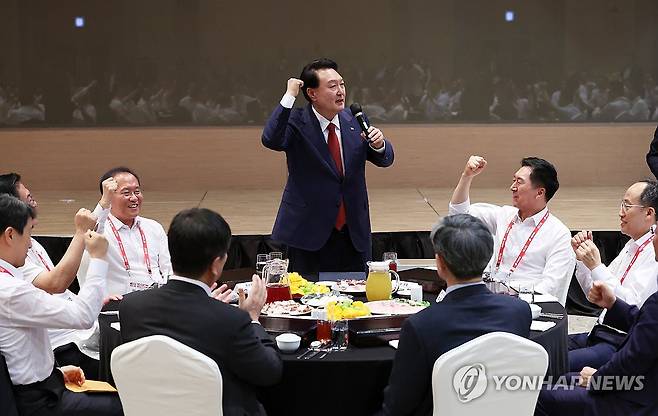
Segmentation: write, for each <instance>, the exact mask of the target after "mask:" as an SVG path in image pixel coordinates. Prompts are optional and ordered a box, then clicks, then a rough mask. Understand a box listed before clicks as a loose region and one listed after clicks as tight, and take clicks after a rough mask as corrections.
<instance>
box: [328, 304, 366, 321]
mask: <svg viewBox="0 0 658 416" xmlns="http://www.w3.org/2000/svg"><path fill="white" fill-rule="evenodd" d="M326 308H327V318H328V319H329V320H330V321H334V320H337V319H352V318H360V317H362V316H370V309H368V307H367V306H366V305H365V303H363V302H361V301H359V300H357V301H355V302H353V301H351V300H346V301H342V302H329V303H327V306H326Z"/></svg>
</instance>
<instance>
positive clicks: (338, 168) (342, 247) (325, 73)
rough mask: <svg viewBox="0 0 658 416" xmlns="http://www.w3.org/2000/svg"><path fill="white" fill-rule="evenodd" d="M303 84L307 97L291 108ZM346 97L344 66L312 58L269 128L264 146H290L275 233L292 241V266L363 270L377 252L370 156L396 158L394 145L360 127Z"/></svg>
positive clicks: (378, 160) (384, 162) (388, 161)
mask: <svg viewBox="0 0 658 416" xmlns="http://www.w3.org/2000/svg"><path fill="white" fill-rule="evenodd" d="M300 91H301V92H302V93H303V94H304V97H305V98H306V100H307V101H308V102H309V103H308V104H307V105H306V106H305V107H304V108H292V106H293V104H294V102H295V99H296V97H297V95H298V94H299V93H300ZM345 98H346V89H345V82H344V80H343V77H342V76H341V75H340V74H339V73H338V65H337V64H336V63H335V62H334V61H332V60H329V59H319V60H316V61H313V62H311V63H310V64H308V65H306V66H305V67H304V69H303V70H302V73H301V75H300V79H296V78H291V79H289V80H288V85H287V89H286V93H285V95H284V96H283V98H282V99H281V102H280V104H279V105H277V106H276V108H275V109H274V111H273V112H272V115H271V116H270V118H269V120H268V121H267V124H266V125H265V129H264V130H263V137H262V141H263V145H265V146H266V147H267V148H269V149H272V150H276V151H283V152H285V153H286V159H287V164H288V181H287V183H286V187H285V189H284V191H283V196H282V198H281V205H280V206H279V212H278V214H277V217H276V222H275V223H274V229H273V230H272V238H273V239H274V240H277V241H280V242H282V243H284V244H286V245H287V246H288V257H289V259H290V269H291V270H294V271H298V272H302V273H317V272H320V271H364V270H365V262H366V261H368V260H370V258H371V255H372V254H371V251H372V248H371V245H372V243H371V235H370V214H369V210H368V191H367V189H366V175H365V170H366V161H370V162H371V163H373V164H374V165H375V166H379V167H387V166H390V165H392V164H393V146H392V145H391V143H390V142H389V141H388V140H385V139H384V135H383V133H382V132H381V131H380V130H379V129H377V128H376V127H373V126H370V128H369V130H368V136H367V137H366V135H365V134H363V133H361V128H360V127H359V124H358V122H357V120H356V118H355V117H353V116H352V114H351V113H350V112H349V111H346V110H345Z"/></svg>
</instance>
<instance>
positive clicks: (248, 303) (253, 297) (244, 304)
mask: <svg viewBox="0 0 658 416" xmlns="http://www.w3.org/2000/svg"><path fill="white" fill-rule="evenodd" d="M266 300H267V291H266V289H265V283H264V282H263V279H261V278H260V277H258V275H256V274H255V275H253V276H252V277H251V289H249V296H247V295H246V294H245V292H244V289H239V290H238V305H239V306H240V309H242V310H244V311H246V312H247V313H249V316H251V319H252V320H253V321H257V320H258V317H259V316H260V311H261V309H263V305H265V301H266Z"/></svg>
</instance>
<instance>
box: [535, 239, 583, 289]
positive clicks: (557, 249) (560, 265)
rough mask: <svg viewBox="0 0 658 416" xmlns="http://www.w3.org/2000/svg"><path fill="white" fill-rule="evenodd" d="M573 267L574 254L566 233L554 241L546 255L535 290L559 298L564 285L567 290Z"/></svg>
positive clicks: (574, 263) (574, 261)
mask: <svg viewBox="0 0 658 416" xmlns="http://www.w3.org/2000/svg"><path fill="white" fill-rule="evenodd" d="M575 265H576V254H575V253H574V252H573V248H572V247H571V235H570V234H569V232H568V231H566V232H565V234H564V235H562V236H560V238H559V240H557V241H555V245H554V246H553V249H552V250H551V252H550V253H548V256H547V258H546V264H545V266H544V271H543V273H542V279H541V281H540V282H539V283H538V284H537V285H536V286H535V290H536V291H537V292H540V293H549V294H551V295H553V296H556V297H558V298H560V294H561V293H562V290H563V289H565V288H564V285H567V288H566V290H568V286H569V283H570V281H571V276H572V274H573V269H574V266H575Z"/></svg>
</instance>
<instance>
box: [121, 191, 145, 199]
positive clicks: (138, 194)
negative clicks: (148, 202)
mask: <svg viewBox="0 0 658 416" xmlns="http://www.w3.org/2000/svg"><path fill="white" fill-rule="evenodd" d="M120 193H121V196H123V197H124V198H130V197H131V196H132V195H135V197H138V196H140V195H141V194H142V191H141V190H140V189H135V190H134V191H129V190H127V189H124V190H123V191H121V192H120Z"/></svg>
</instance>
